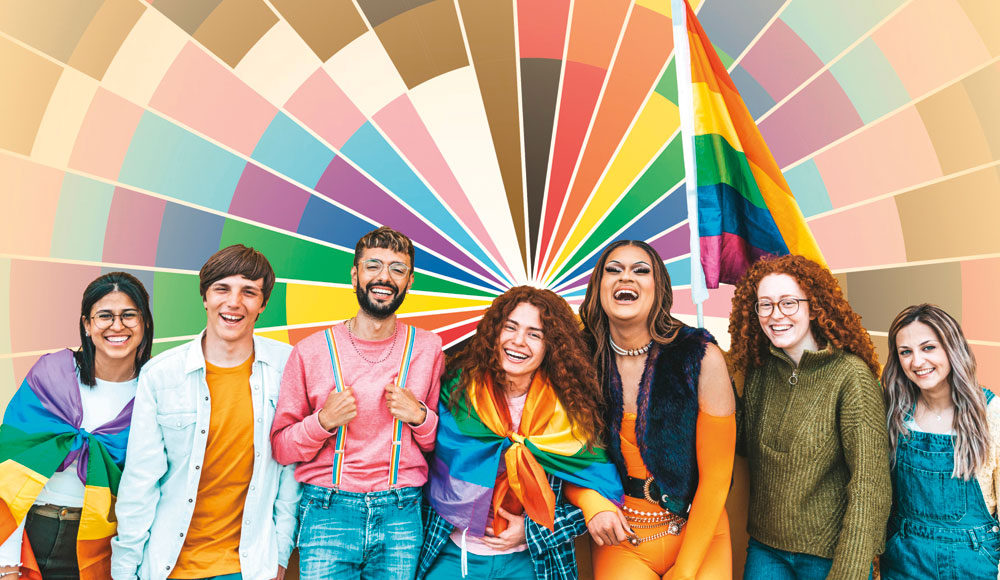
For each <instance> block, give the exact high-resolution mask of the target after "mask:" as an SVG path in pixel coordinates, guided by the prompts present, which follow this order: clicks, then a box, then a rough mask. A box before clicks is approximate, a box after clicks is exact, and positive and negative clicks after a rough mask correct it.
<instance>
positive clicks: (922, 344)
mask: <svg viewBox="0 0 1000 580" xmlns="http://www.w3.org/2000/svg"><path fill="white" fill-rule="evenodd" d="M929 342H937V340H936V339H933V338H928V339H927V340H925V341H923V342H921V343H920V344H918V345H917V346H924V345H925V344H927V343H929ZM896 348H897V349H899V348H910V347H909V345H905V344H897V345H896Z"/></svg>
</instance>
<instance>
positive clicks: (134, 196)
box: [0, 0, 1000, 400]
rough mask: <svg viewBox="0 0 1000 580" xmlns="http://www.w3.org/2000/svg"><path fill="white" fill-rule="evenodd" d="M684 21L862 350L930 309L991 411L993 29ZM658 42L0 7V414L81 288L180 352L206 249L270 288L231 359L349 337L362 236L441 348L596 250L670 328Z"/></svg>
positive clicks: (671, 141) (607, 28) (757, 12)
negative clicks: (965, 352) (402, 251)
mask: <svg viewBox="0 0 1000 580" xmlns="http://www.w3.org/2000/svg"><path fill="white" fill-rule="evenodd" d="M693 7H694V8H695V10H696V12H697V14H698V17H699V19H700V21H701V23H702V25H703V26H704V28H705V30H706V31H707V33H708V35H709V37H710V38H711V39H713V41H714V43H715V47H716V50H717V52H718V54H719V56H720V57H721V59H722V61H723V63H724V64H725V65H726V67H727V68H728V69H729V71H730V73H731V75H732V78H733V80H734V82H735V85H736V86H737V88H738V89H739V90H740V92H741V93H742V95H743V98H744V101H745V102H746V104H747V106H748V108H749V110H750V111H751V113H752V114H753V116H754V118H755V119H756V121H757V122H758V124H759V126H760V128H761V131H762V133H763V135H764V137H765V139H766V140H767V141H768V144H769V145H770V148H771V150H772V152H773V154H774V156H775V158H776V160H777V162H778V165H779V166H780V168H781V169H782V171H783V173H784V175H785V177H786V179H787V181H788V182H789V184H790V185H791V188H792V191H793V193H794V194H795V195H796V197H797V199H798V202H799V205H800V207H801V209H802V211H803V213H804V214H805V216H806V218H807V220H808V223H809V225H810V227H811V228H812V230H813V233H814V234H815V236H816V239H817V241H818V242H819V245H820V248H821V249H822V251H823V253H824V255H825V257H826V258H827V260H828V262H829V264H830V266H831V267H832V268H833V269H834V271H835V272H836V273H837V275H838V277H839V279H840V280H841V282H842V284H843V286H844V288H845V289H846V291H847V293H848V296H849V299H850V300H851V303H852V304H853V305H854V307H855V308H856V309H857V310H858V312H860V313H861V314H862V316H863V317H864V322H865V324H866V325H867V326H868V328H869V329H871V330H872V332H873V334H874V335H875V337H876V341H877V343H879V344H880V345H882V346H883V347H884V343H885V334H884V331H885V329H886V328H887V327H888V324H889V322H890V320H891V318H892V316H893V315H894V314H895V313H896V312H897V311H898V310H899V309H901V308H902V307H903V306H905V305H907V304H909V303H913V302H920V301H931V302H936V303H938V304H940V305H942V306H943V307H945V308H946V309H947V310H949V311H950V312H951V313H953V314H954V315H956V317H958V318H959V320H960V321H961V322H962V323H963V326H964V327H965V330H966V333H967V335H968V336H969V338H970V339H971V340H972V342H973V347H974V349H975V351H976V354H977V355H978V356H979V358H980V366H981V369H982V371H981V372H982V379H983V381H984V382H987V383H997V382H998V381H997V379H1000V330H998V329H1000V314H998V312H1000V310H998V309H997V308H995V306H994V302H995V299H994V296H993V294H994V293H993V290H994V289H995V288H996V287H998V286H1000V233H998V232H1000V229H998V228H997V227H996V225H995V223H994V221H995V216H996V215H997V214H998V210H1000V108H998V107H997V106H996V103H997V102H1000V4H997V3H996V2H984V1H981V0H866V1H864V2H862V1H853V0H852V1H848V2H829V1H825V0H823V1H821V0H787V1H780V0H740V1H734V0H704V2H701V3H698V2H695V3H693ZM670 25H671V15H670V10H669V0H657V1H652V0H601V1H594V2H589V1H588V2H584V1H574V0H545V1H538V0H514V1H508V2H502V1H498V2H479V1H475V0H430V1H427V0H397V1H394V2H384V1H381V0H357V1H356V2H355V1H353V0H326V1H323V2H319V1H315V2H311V1H302V0H155V1H154V2H151V3H147V2H142V1H140V0H52V1H49V2H24V1H20V0H0V70H2V71H4V77H5V79H6V82H4V83H0V183H2V184H3V187H2V191H3V193H2V196H3V208H2V210H3V211H0V306H2V307H3V308H2V309H0V395H2V398H3V400H6V398H8V397H9V396H10V394H11V393H12V392H13V386H14V384H15V380H17V379H19V378H20V377H22V376H23V375H24V373H25V371H26V370H27V368H28V367H29V366H30V364H31V363H32V362H34V360H35V359H36V358H37V357H38V356H39V355H40V354H41V353H43V352H47V351H50V350H54V349H58V348H62V347H65V346H71V345H74V344H76V343H77V341H78V338H77V336H76V323H75V320H76V317H77V315H78V304H79V303H78V300H79V296H80V293H81V291H82V289H83V287H84V285H85V284H86V283H87V282H88V281H89V280H90V279H92V278H94V277H96V276H97V275H99V274H100V273H102V272H106V271H109V270H113V269H125V270H128V271H130V272H132V273H134V274H136V275H137V276H138V277H139V278H140V279H142V280H143V281H144V283H145V284H146V285H147V287H148V289H149V290H150V292H151V295H152V298H153V305H154V313H155V316H156V329H157V344H156V347H157V350H158V351H159V350H162V349H163V348H166V347H168V346H171V345H173V344H176V343H177V342H178V341H182V340H185V339H187V338H189V337H191V336H193V335H194V334H196V333H197V332H198V331H199V330H200V329H201V327H202V325H203V324H204V314H203V310H202V307H201V304H200V303H199V298H198V290H197V288H198V284H197V271H198V269H199V267H200V266H201V264H202V262H203V261H204V260H205V258H207V256H209V255H210V254H211V253H212V252H214V251H215V250H217V249H219V248H220V247H223V246H225V245H228V244H230V243H235V242H242V243H247V244H250V245H253V246H255V247H257V248H259V249H261V250H262V251H264V252H265V254H267V256H268V257H269V258H270V259H271V262H272V263H273V265H274V267H275V269H276V271H277V275H278V277H279V282H278V284H277V286H276V288H275V291H274V295H273V296H272V298H271V303H270V304H269V305H268V308H267V310H266V311H265V314H264V315H263V317H262V318H261V320H260V321H259V323H258V329H259V330H260V332H261V333H262V334H265V335H268V336H273V337H277V338H279V339H282V340H287V341H290V342H295V341H297V340H299V339H301V338H302V337H303V336H305V335H307V334H309V333H311V332H314V331H315V330H317V329H318V328H321V327H322V326H324V325H327V324H329V323H331V322H332V321H337V320H341V319H344V318H346V317H349V316H351V315H352V314H353V312H354V310H355V309H356V302H355V300H354V297H353V293H352V291H351V289H350V278H349V271H350V266H351V260H352V252H353V246H354V243H355V241H356V240H357V239H358V237H360V235H362V234H363V233H364V232H366V231H368V230H370V229H373V228H374V227H376V226H377V225H381V224H386V225H390V226H393V227H395V228H398V229H400V230H402V231H404V232H405V233H407V234H408V235H410V236H411V237H412V238H413V240H414V241H415V242H416V244H417V245H418V250H417V258H416V283H415V285H414V288H413V292H412V294H411V295H410V296H409V297H408V298H407V299H406V301H405V303H404V305H403V307H402V310H401V313H402V315H403V316H405V317H406V318H408V319H409V320H410V321H411V322H413V323H414V324H418V325H420V326H422V327H424V328H428V329H432V330H435V331H436V332H438V333H440V334H441V335H442V337H443V338H444V342H445V343H446V344H454V343H456V342H458V341H460V340H462V339H463V338H464V337H467V336H468V335H469V334H470V333H471V332H473V331H474V329H475V324H476V321H477V320H478V318H479V317H480V316H481V314H482V312H483V309H484V308H485V307H486V306H487V305H488V304H489V302H490V301H491V300H492V298H493V297H494V296H496V295H497V294H499V293H500V292H502V291H503V290H504V289H505V288H507V287H509V286H511V285H514V284H522V283H535V284H539V285H545V286H548V287H551V288H554V289H556V290H557V291H559V292H561V293H562V294H563V295H565V296H567V298H568V299H569V300H570V301H571V302H573V303H578V302H579V300H580V298H581V297H582V294H583V292H584V289H585V286H586V282H587V278H588V276H589V273H590V270H591V269H592V267H593V264H594V262H595V260H596V256H597V253H598V252H599V251H600V249H601V248H602V247H604V246H605V245H606V244H607V243H608V242H609V241H612V240H614V239H618V238H623V237H627V238H639V239H644V240H648V241H650V243H652V244H653V246H654V247H656V248H657V249H658V250H659V251H660V252H661V253H662V255H663V258H664V259H665V261H666V263H667V267H668V269H669V271H670V273H671V276H672V277H673V282H674V284H675V305H676V310H677V311H678V312H680V313H682V314H683V315H690V314H692V313H693V306H691V304H690V300H689V293H688V291H687V286H688V284H689V270H688V269H689V266H688V250H687V244H688V237H689V236H688V231H687V221H686V215H685V204H684V200H683V191H682V189H683V188H682V187H681V184H682V180H683V177H684V176H683V162H682V160H681V145H680V140H679V138H678V135H677V129H678V126H679V123H678V112H677V104H676V103H677V85H676V82H677V81H676V74H675V71H674V66H673V46H672V42H673V40H672V35H671V31H670ZM730 296H731V288H728V287H725V286H723V288H721V289H719V290H715V291H713V292H712V297H711V298H710V299H709V301H708V302H707V303H706V314H707V316H708V326H709V327H710V328H711V329H713V330H715V331H716V332H717V333H724V330H725V317H727V316H728V312H729V308H730V305H729V297H730Z"/></svg>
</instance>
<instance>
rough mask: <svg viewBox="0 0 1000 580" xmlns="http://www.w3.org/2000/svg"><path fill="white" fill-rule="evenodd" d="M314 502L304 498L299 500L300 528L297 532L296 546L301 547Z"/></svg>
mask: <svg viewBox="0 0 1000 580" xmlns="http://www.w3.org/2000/svg"><path fill="white" fill-rule="evenodd" d="M312 503H313V500H311V499H308V498H302V499H300V500H299V510H298V512H299V513H298V514H296V515H298V520H299V526H298V529H297V530H296V532H295V545H296V546H299V545H300V544H301V543H302V532H303V531H305V530H306V529H307V528H306V515H307V514H308V513H309V508H310V507H312Z"/></svg>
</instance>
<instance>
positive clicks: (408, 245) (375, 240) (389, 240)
mask: <svg viewBox="0 0 1000 580" xmlns="http://www.w3.org/2000/svg"><path fill="white" fill-rule="evenodd" d="M367 248H385V249H388V250H392V251H393V252H398V253H400V254H406V255H407V256H409V257H410V270H411V271H412V270H413V242H412V241H410V238H408V237H406V235H405V234H402V233H400V232H397V231H396V230H394V229H392V228H390V227H389V226H382V227H380V228H378V229H377V230H372V231H370V232H368V233H367V234H365V235H363V236H361V239H360V240H358V243H357V245H355V246H354V265H355V266H357V265H358V262H359V261H361V253H362V252H364V251H365V250H366V249H367Z"/></svg>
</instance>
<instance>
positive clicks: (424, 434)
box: [271, 321, 444, 492]
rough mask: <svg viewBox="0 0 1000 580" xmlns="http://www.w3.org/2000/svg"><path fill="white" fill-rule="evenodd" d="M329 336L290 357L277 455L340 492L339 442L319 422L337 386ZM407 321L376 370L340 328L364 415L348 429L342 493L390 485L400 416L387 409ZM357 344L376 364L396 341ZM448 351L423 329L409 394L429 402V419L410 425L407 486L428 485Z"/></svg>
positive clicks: (274, 435)
mask: <svg viewBox="0 0 1000 580" xmlns="http://www.w3.org/2000/svg"><path fill="white" fill-rule="evenodd" d="M324 333H325V331H321V332H317V333H316V334H313V335H312V336H310V337H308V338H306V339H304V340H302V341H301V342H299V343H298V344H297V345H296V346H295V348H294V349H293V350H292V354H291V355H290V356H289V357H288V363H287V364H286V365H285V374H284V375H283V376H282V378H281V394H280V396H279V397H278V407H277V410H276V411H275V415H274V422H273V423H272V426H271V447H272V449H273V452H274V458H275V459H276V460H277V461H278V462H280V463H282V464H284V465H288V464H290V463H296V462H298V463H299V465H298V466H297V467H296V468H295V479H296V480H298V481H300V482H302V483H309V484H312V485H318V486H322V487H333V475H332V473H333V469H332V466H333V448H334V443H335V437H334V434H335V433H332V432H328V431H326V430H324V429H323V427H321V426H320V424H319V417H318V414H319V410H320V409H321V408H323V403H324V402H325V401H326V397H327V395H328V394H329V393H330V391H331V390H332V389H333V369H332V366H331V363H330V352H329V350H328V348H327V344H326V339H325V338H324V336H323V334H324ZM405 334H406V333H405V329H404V327H403V323H401V322H399V321H397V322H396V337H395V341H396V343H395V346H394V347H393V351H392V354H391V355H390V356H389V357H388V358H387V359H386V360H385V361H383V362H381V363H379V364H376V365H372V364H370V363H368V362H367V361H365V360H363V359H362V358H361V357H360V356H359V355H358V353H357V352H356V351H355V347H354V346H352V345H351V337H350V335H349V334H348V330H347V327H346V326H344V325H343V324H337V325H335V326H334V327H333V336H334V340H335V341H336V343H337V353H338V354H339V355H340V364H341V370H342V371H343V379H344V384H345V385H346V386H349V387H351V388H353V389H354V396H355V399H356V400H357V405H358V415H357V417H355V418H354V419H353V420H352V421H351V422H350V423H348V424H347V442H346V453H345V457H344V470H343V474H342V476H341V482H340V488H341V489H343V490H344V491H351V492H370V491H381V490H385V489H388V487H389V481H388V480H389V451H390V448H391V447H392V415H391V414H389V410H388V409H387V408H386V405H385V396H384V389H385V385H386V384H388V383H390V382H392V381H394V380H395V379H396V375H397V374H398V373H399V364H400V361H401V360H402V356H403V338H404V336H405ZM354 343H355V344H356V345H357V348H358V349H360V350H361V351H362V352H363V353H364V355H365V357H366V358H368V359H369V360H379V359H380V358H381V357H382V356H383V355H384V354H385V352H386V350H387V349H388V348H389V345H390V344H392V339H385V340H381V341H374V342H372V341H366V340H361V339H359V338H357V337H355V338H354ZM443 370H444V353H442V352H441V338H440V337H438V336H437V335H436V334H434V333H432V332H427V331H425V330H420V329H418V330H417V335H416V339H415V340H414V345H413V356H412V358H411V360H410V371H409V375H408V378H407V380H406V385H405V386H406V389H407V390H409V391H412V392H413V394H414V395H416V397H417V399H419V400H421V401H423V402H424V404H425V405H427V419H426V420H424V422H423V423H422V424H421V425H418V426H416V427H410V426H409V425H407V424H405V423H404V424H403V441H402V444H403V445H402V451H401V453H400V461H399V478H398V486H399V487H419V486H422V485H423V484H424V483H426V482H427V462H426V460H425V459H424V456H423V453H422V452H426V451H431V450H432V449H433V448H434V436H435V433H436V431H437V422H438V417H437V413H436V412H435V410H436V409H437V406H438V394H439V393H440V390H441V373H442V372H443Z"/></svg>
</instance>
